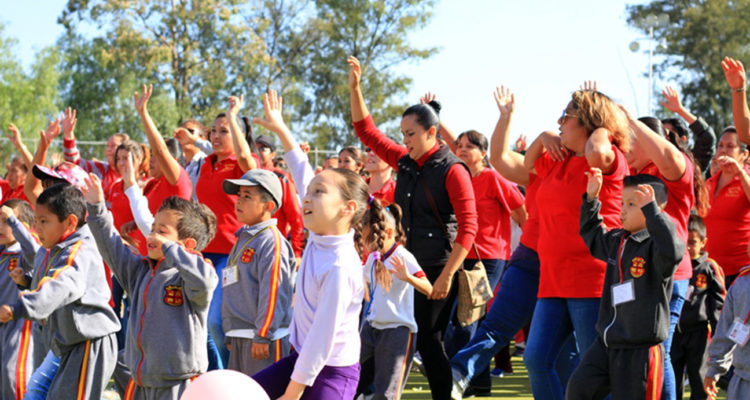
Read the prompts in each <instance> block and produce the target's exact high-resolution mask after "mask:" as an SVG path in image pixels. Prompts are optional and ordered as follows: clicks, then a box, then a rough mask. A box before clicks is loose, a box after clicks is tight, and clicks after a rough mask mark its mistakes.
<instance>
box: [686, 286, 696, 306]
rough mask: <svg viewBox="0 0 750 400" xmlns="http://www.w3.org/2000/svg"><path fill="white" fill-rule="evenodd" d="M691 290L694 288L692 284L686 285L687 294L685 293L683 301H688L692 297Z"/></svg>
mask: <svg viewBox="0 0 750 400" xmlns="http://www.w3.org/2000/svg"><path fill="white" fill-rule="evenodd" d="M693 290H695V288H694V287H693V285H690V286H688V290H687V294H685V302H687V303H690V299H692V298H693Z"/></svg>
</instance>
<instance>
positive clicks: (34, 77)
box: [0, 24, 59, 171]
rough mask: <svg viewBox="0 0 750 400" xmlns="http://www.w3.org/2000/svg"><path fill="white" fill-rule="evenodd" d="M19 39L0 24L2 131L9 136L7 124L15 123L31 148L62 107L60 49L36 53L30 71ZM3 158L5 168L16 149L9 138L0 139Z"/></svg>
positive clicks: (0, 113) (0, 125) (0, 112)
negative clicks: (58, 67)
mask: <svg viewBox="0 0 750 400" xmlns="http://www.w3.org/2000/svg"><path fill="white" fill-rule="evenodd" d="M16 43H17V41H16V40H15V39H12V38H10V37H8V36H7V35H6V32H5V28H4V26H3V25H2V24H0V132H3V133H5V134H6V135H3V136H6V137H7V133H8V129H7V128H8V125H9V124H11V123H14V124H16V126H17V127H18V129H19V130H20V131H21V134H22V135H23V137H24V138H25V141H26V142H27V145H28V147H29V148H32V149H33V147H34V143H36V140H37V138H38V137H39V135H38V134H39V130H40V129H43V128H45V127H46V126H47V122H48V121H49V120H50V119H51V118H54V116H55V114H56V113H57V111H58V110H59V109H58V107H57V101H58V91H57V86H58V72H57V71H56V69H55V67H56V65H57V64H58V56H57V52H56V51H55V50H54V49H53V48H52V47H48V48H45V49H42V50H40V51H39V52H38V53H37V56H36V60H35V62H34V63H33V64H32V65H31V68H30V70H29V71H25V70H24V68H23V66H22V65H21V64H20V63H19V62H18V61H17V56H16V55H15V54H14V47H15V46H16ZM0 143H1V144H2V145H1V146H0V160H2V161H1V162H2V164H1V165H2V166H3V168H0V170H3V171H4V166H5V162H6V161H7V159H8V157H9V156H10V155H12V154H15V153H16V149H15V148H14V147H13V145H12V144H11V143H10V142H9V141H6V140H3V141H2V142H0Z"/></svg>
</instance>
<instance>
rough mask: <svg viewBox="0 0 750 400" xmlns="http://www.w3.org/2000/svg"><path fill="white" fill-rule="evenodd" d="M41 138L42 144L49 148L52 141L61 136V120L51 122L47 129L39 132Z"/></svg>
mask: <svg viewBox="0 0 750 400" xmlns="http://www.w3.org/2000/svg"><path fill="white" fill-rule="evenodd" d="M39 136H40V140H41V144H42V145H44V146H45V147H47V148H49V146H50V145H51V144H52V141H53V140H55V138H56V137H58V136H60V119H59V118H58V119H56V120H54V121H50V122H49V125H47V129H45V130H43V131H40V132H39Z"/></svg>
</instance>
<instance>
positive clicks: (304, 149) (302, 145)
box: [298, 142, 310, 265]
mask: <svg viewBox="0 0 750 400" xmlns="http://www.w3.org/2000/svg"><path fill="white" fill-rule="evenodd" d="M299 148H300V150H302V152H303V153H305V154H307V153H309V152H310V143H307V142H301V143H300V144H299ZM298 265H299V264H298Z"/></svg>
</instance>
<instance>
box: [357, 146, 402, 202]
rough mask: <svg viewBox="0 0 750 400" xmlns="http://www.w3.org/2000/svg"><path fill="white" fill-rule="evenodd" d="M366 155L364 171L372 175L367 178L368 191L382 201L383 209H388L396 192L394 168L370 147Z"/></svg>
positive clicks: (366, 150)
mask: <svg viewBox="0 0 750 400" xmlns="http://www.w3.org/2000/svg"><path fill="white" fill-rule="evenodd" d="M365 154H366V157H365V168H364V169H365V171H367V173H368V174H370V176H369V177H368V178H367V190H368V191H369V192H370V194H371V195H372V196H373V197H375V198H376V199H378V200H380V203H381V204H383V207H387V206H388V205H390V204H392V203H393V191H394V190H396V181H394V180H393V168H391V166H390V165H388V163H387V162H385V161H383V160H382V159H381V158H380V157H378V155H377V154H375V152H374V151H372V150H370V148H369V147H368V148H366V149H365Z"/></svg>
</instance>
